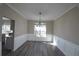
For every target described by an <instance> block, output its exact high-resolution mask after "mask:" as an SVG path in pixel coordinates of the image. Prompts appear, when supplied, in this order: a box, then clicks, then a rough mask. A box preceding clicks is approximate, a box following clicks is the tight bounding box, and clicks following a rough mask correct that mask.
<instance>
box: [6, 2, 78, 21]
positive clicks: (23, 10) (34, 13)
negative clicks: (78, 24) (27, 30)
mask: <svg viewBox="0 0 79 59" xmlns="http://www.w3.org/2000/svg"><path fill="white" fill-rule="evenodd" d="M7 5H8V6H9V7H10V8H12V9H14V10H15V11H16V12H18V13H19V14H20V15H22V16H23V17H24V18H26V19H27V20H38V18H39V15H38V13H39V12H42V20H43V21H48V20H56V19H57V18H58V17H60V16H62V15H63V14H64V13H66V12H67V11H69V10H70V9H72V8H73V7H75V6H76V5H77V4H71V3H70V4H66V3H63V4H61V3H60V4H59V3H13V4H7Z"/></svg>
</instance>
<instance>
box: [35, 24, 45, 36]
mask: <svg viewBox="0 0 79 59" xmlns="http://www.w3.org/2000/svg"><path fill="white" fill-rule="evenodd" d="M34 34H35V35H36V36H37V37H46V24H44V23H42V24H40V25H39V24H38V23H37V24H35V25H34Z"/></svg>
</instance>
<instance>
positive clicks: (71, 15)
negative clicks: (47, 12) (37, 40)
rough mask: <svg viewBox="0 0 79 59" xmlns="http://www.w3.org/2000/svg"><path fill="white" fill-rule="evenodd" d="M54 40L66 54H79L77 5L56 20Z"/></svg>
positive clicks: (78, 10)
mask: <svg viewBox="0 0 79 59" xmlns="http://www.w3.org/2000/svg"><path fill="white" fill-rule="evenodd" d="M54 40H55V41H54V42H55V43H56V45H57V47H58V48H59V49H60V50H61V51H62V52H63V53H64V54H65V55H68V56H69V55H70V56H75V55H78V56H79V8H78V7H75V8H73V9H71V10H70V11H68V12H67V13H65V14H64V15H63V16H61V17H59V18H58V19H57V20H56V21H54Z"/></svg>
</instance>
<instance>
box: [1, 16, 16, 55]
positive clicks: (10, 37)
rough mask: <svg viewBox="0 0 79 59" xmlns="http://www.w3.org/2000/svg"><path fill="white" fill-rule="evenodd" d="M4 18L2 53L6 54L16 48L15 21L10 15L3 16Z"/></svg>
mask: <svg viewBox="0 0 79 59" xmlns="http://www.w3.org/2000/svg"><path fill="white" fill-rule="evenodd" d="M2 20H3V25H2V55H3V56H6V55H8V54H9V53H11V52H12V51H13V48H14V28H15V21H14V20H11V19H9V18H8V17H2Z"/></svg>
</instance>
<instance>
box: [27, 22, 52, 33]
mask: <svg viewBox="0 0 79 59" xmlns="http://www.w3.org/2000/svg"><path fill="white" fill-rule="evenodd" d="M36 22H38V21H31V20H29V21H28V34H34V24H35V23H36ZM42 22H44V23H46V33H47V34H53V31H52V30H53V21H42Z"/></svg>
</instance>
